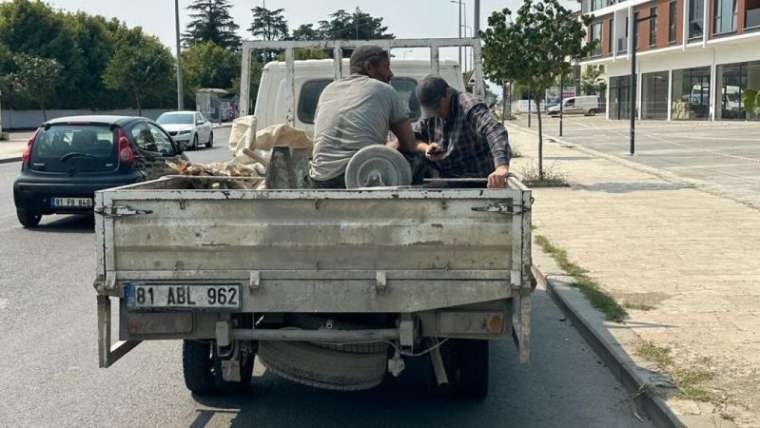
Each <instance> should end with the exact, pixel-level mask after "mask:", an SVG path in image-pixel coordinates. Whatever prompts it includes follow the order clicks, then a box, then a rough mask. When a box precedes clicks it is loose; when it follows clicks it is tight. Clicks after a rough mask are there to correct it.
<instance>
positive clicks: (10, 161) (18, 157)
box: [0, 156, 21, 164]
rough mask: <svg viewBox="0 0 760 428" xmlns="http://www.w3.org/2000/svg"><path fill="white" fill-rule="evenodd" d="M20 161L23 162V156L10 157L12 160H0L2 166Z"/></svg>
mask: <svg viewBox="0 0 760 428" xmlns="http://www.w3.org/2000/svg"><path fill="white" fill-rule="evenodd" d="M20 160H21V156H16V157H10V158H0V164H4V163H13V162H19V161H20Z"/></svg>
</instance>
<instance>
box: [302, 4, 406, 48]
mask: <svg viewBox="0 0 760 428" xmlns="http://www.w3.org/2000/svg"><path fill="white" fill-rule="evenodd" d="M317 31H318V32H319V34H320V36H321V37H320V38H322V39H330V40H378V39H393V38H395V36H394V35H393V34H391V33H387V31H388V27H386V26H384V25H383V18H375V17H373V16H372V15H370V14H368V13H365V12H362V11H361V9H359V8H358V7H357V8H356V11H355V12H354V13H352V14H351V13H348V12H346V11H345V10H344V9H339V10H337V11H335V12H333V13H332V14H330V17H329V19H328V20H323V21H319V28H318V30H317Z"/></svg>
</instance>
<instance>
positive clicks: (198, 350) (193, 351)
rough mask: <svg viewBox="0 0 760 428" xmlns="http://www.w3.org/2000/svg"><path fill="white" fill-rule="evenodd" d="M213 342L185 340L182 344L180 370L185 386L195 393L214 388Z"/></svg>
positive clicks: (203, 392)
mask: <svg viewBox="0 0 760 428" xmlns="http://www.w3.org/2000/svg"><path fill="white" fill-rule="evenodd" d="M214 371H215V370H214V355H213V344H210V343H207V342H196V341H193V340H185V341H184V342H183V344H182V372H183V374H184V377H185V386H187V389H189V390H190V391H191V392H193V393H195V394H208V393H210V392H211V391H213V390H214V383H215V382H214Z"/></svg>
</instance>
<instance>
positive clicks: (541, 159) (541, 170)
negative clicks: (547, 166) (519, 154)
mask: <svg viewBox="0 0 760 428" xmlns="http://www.w3.org/2000/svg"><path fill="white" fill-rule="evenodd" d="M536 117H537V118H538V179H539V180H540V181H543V180H544V133H543V128H542V125H541V99H540V98H537V99H536Z"/></svg>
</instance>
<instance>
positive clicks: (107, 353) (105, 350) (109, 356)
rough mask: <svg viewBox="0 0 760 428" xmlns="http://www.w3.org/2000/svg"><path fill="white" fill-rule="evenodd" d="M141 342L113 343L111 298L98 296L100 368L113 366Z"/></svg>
mask: <svg viewBox="0 0 760 428" xmlns="http://www.w3.org/2000/svg"><path fill="white" fill-rule="evenodd" d="M139 344H140V341H119V342H116V343H111V298H110V297H109V296H98V360H99V365H100V368H107V367H110V366H112V365H113V364H114V363H115V362H116V361H118V360H119V359H120V358H121V357H123V356H125V355H127V353H128V352H129V351H131V350H132V349H133V348H134V347H135V346H137V345H139Z"/></svg>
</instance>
